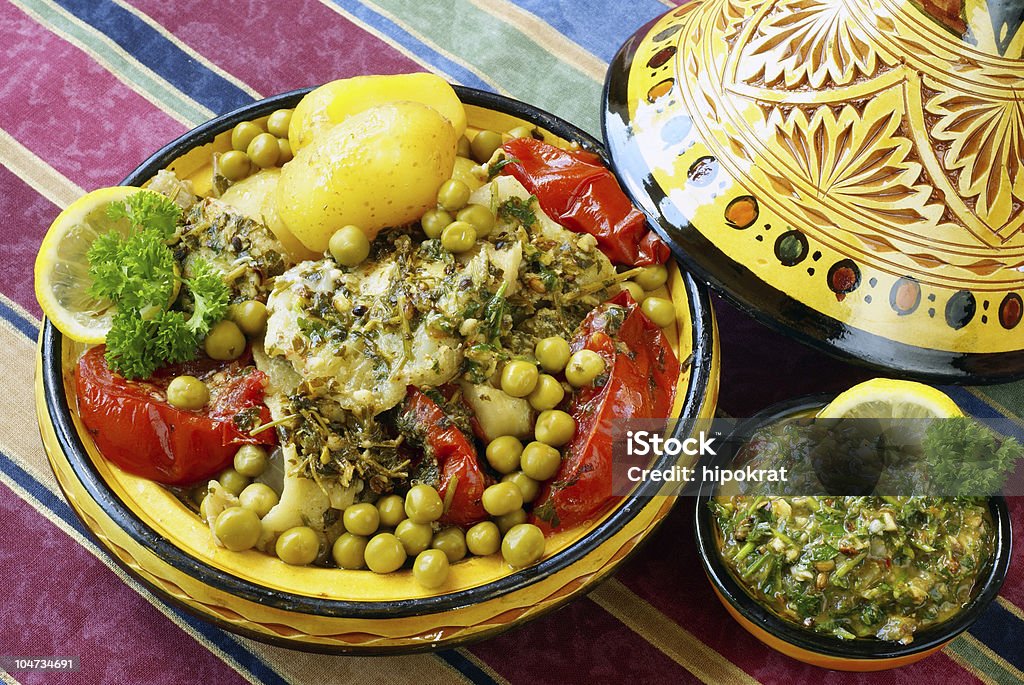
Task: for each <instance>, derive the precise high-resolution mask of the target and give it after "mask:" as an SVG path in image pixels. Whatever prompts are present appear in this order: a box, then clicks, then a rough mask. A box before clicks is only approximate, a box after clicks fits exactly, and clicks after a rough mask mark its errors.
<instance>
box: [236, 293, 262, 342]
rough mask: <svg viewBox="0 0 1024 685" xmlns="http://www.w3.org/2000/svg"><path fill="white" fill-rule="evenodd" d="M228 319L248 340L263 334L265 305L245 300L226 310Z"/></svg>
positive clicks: (257, 301)
mask: <svg viewBox="0 0 1024 685" xmlns="http://www.w3.org/2000/svg"><path fill="white" fill-rule="evenodd" d="M228 318H229V319H231V320H232V321H234V322H235V324H236V325H237V326H238V327H239V328H240V329H242V332H243V333H245V334H246V335H247V336H249V337H250V338H255V337H257V336H260V335H262V334H263V331H264V330H266V328H267V305H265V304H263V303H262V302H260V301H259V300H246V301H244V302H239V303H238V304H233V305H231V306H230V307H229V308H228Z"/></svg>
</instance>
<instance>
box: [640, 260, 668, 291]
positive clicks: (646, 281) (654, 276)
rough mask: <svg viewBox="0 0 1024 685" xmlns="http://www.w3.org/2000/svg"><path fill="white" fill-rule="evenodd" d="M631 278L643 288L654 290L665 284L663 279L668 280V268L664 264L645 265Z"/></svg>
mask: <svg viewBox="0 0 1024 685" xmlns="http://www.w3.org/2000/svg"><path fill="white" fill-rule="evenodd" d="M633 280H634V281H636V282H637V285H639V286H640V287H641V288H643V289H644V290H654V289H655V288H660V287H661V286H663V285H665V281H667V280H668V269H666V268H665V265H664V264H655V265H654V266H645V267H644V270H643V271H641V272H640V273H638V274H637V275H636V276H633Z"/></svg>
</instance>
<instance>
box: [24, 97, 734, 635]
mask: <svg viewBox="0 0 1024 685" xmlns="http://www.w3.org/2000/svg"><path fill="white" fill-rule="evenodd" d="M310 90H311V88H304V89H301V90H295V91H292V92H289V93H283V94H281V95H277V96H274V97H271V98H267V99H265V100H261V101H259V102H256V103H253V104H251V105H247V106H245V107H241V108H239V109H237V110H235V111H233V112H229V113H228V114H224V115H222V116H219V117H217V118H215V119H212V120H210V121H208V122H206V123H205V124H202V125H200V126H199V127H197V128H195V129H193V130H192V131H190V132H188V133H186V134H184V135H183V136H181V137H180V138H178V139H176V140H174V141H173V142H171V143H169V144H168V145H166V146H164V147H163V148H161V149H160V150H159V151H157V152H156V153H155V154H153V155H152V156H151V157H150V158H149V159H147V160H146V161H145V162H143V163H142V164H141V165H140V166H139V167H138V168H137V169H136V170H135V171H133V172H132V173H131V174H130V175H129V176H128V177H127V178H126V179H125V180H124V181H123V182H122V185H141V184H142V183H143V182H145V181H146V180H148V179H149V178H151V177H152V176H153V175H154V174H156V172H157V171H159V170H160V169H163V168H165V167H166V166H167V165H168V164H169V163H170V162H172V161H173V160H175V159H177V158H178V157H180V156H181V155H182V154H184V153H185V152H187V151H189V150H191V149H192V148H194V147H197V146H200V145H204V144H206V143H209V142H212V141H213V139H214V137H215V136H216V135H218V134H219V133H221V132H223V131H226V130H228V129H230V128H232V127H233V126H234V125H235V124H237V123H239V122H241V121H247V120H251V119H255V118H258V117H260V116H264V115H267V114H269V113H271V112H273V111H274V110H275V109H279V108H282V107H292V106H294V105H295V104H296V103H297V102H298V101H299V99H301V97H302V96H303V95H305V94H306V93H307V92H309V91H310ZM455 90H456V92H457V93H458V95H459V98H460V99H461V100H462V101H463V102H464V103H465V104H468V105H475V106H478V107H483V108H486V109H492V110H497V111H499V112H502V113H505V114H509V115H512V116H515V117H518V118H520V119H523V120H526V121H529V122H532V123H533V124H534V125H537V126H540V127H541V128H543V129H546V130H548V131H551V132H552V133H554V134H555V135H557V136H559V137H561V138H564V139H566V140H570V141H576V142H578V143H579V144H580V145H581V146H583V147H586V148H588V149H590V150H592V151H594V152H598V153H599V154H601V155H602V156H604V152H603V149H602V147H601V145H600V143H599V142H597V140H595V139H594V138H593V137H591V136H589V135H588V134H586V133H585V132H583V131H582V130H580V129H579V128H577V127H575V126H574V125H572V124H570V123H568V122H567V121H565V120H563V119H560V118H558V117H556V116H554V115H552V114H549V113H547V112H544V111H543V110H540V109H538V108H536V107H533V106H531V105H527V104H526V103H523V102H520V101H517V100H513V99H511V98H507V97H504V96H501V95H496V94H493V93H488V92H485V91H480V90H477V89H474V88H467V87H462V86H455ZM682 276H683V283H684V287H685V290H686V294H687V298H688V299H689V304H690V317H691V321H692V339H691V343H692V346H693V355H692V359H691V364H690V379H689V383H688V385H687V389H686V399H685V402H684V404H683V407H682V410H681V412H680V417H679V418H680V420H679V421H677V422H676V428H675V434H676V435H682V434H684V433H689V431H690V430H691V429H692V428H693V426H694V425H695V422H696V420H697V416H698V413H699V411H700V408H701V405H702V404H703V402H704V399H705V397H704V396H705V393H706V391H707V389H708V387H709V385H710V383H711V376H712V374H713V373H714V370H713V368H712V361H713V354H714V340H713V331H714V322H713V316H712V310H711V302H710V299H709V295H708V291H707V288H706V287H705V286H703V285H702V284H698V283H697V282H696V281H695V280H694V279H693V278H692V277H691V276H690V275H689V274H688V273H687V272H686V271H682ZM61 344H62V336H61V334H60V332H59V331H58V330H57V329H56V328H55V327H54V326H53V325H52V324H51V323H50V322H49V321H48V320H47V321H45V322H44V325H43V332H42V343H41V355H42V368H43V379H42V380H43V391H44V396H45V400H46V405H47V410H48V412H49V417H50V421H51V422H52V424H53V427H54V430H55V433H56V436H57V442H58V444H59V445H60V447H61V449H62V450H63V452H64V455H65V456H66V458H67V459H68V461H69V463H70V464H71V467H72V469H73V471H74V472H75V475H76V476H77V478H78V479H79V481H80V482H81V484H82V486H83V487H84V488H85V490H86V491H87V492H88V493H89V496H90V497H91V498H92V499H94V500H95V501H96V502H98V503H99V504H100V506H101V507H102V508H103V510H104V511H105V512H106V514H107V515H108V516H110V517H111V518H112V519H113V520H114V522H115V523H116V524H117V525H118V526H119V527H120V528H122V529H123V530H125V531H126V532H127V533H128V534H129V535H130V536H131V538H132V539H133V540H135V541H136V542H137V543H139V544H140V545H142V546H143V547H145V548H147V549H149V550H150V551H151V552H153V553H154V554H156V555H157V556H158V557H160V558H161V559H162V560H163V561H164V562H166V563H168V564H170V565H171V566H172V567H174V568H175V569H177V570H178V571H181V572H183V573H185V574H187V575H189V576H191V577H193V578H196V579H197V580H199V581H200V582H202V583H204V584H206V585H210V586H213V587H216V588H218V589H220V590H223V591H225V592H228V593H230V594H232V595H236V596H238V597H241V598H243V599H246V600H249V601H252V602H255V603H257V604H261V605H264V606H269V607H274V608H277V609H281V610H284V611H289V612H298V613H306V614H313V615H319V616H326V617H337V618H358V619H388V618H401V617H412V616H422V615H427V614H432V613H439V612H444V611H452V610H455V609H461V608H464V607H467V606H470V605H472V604H475V603H478V602H481V601H484V600H489V599H494V598H497V597H500V596H503V595H507V594H509V593H511V592H515V591H517V590H520V589H522V588H525V587H527V586H529V585H532V584H533V583H535V582H537V581H539V580H541V579H543V578H545V577H547V576H549V575H551V574H553V573H556V572H558V571H560V570H562V569H564V568H566V567H567V566H569V565H570V564H572V563H574V562H576V561H578V560H580V559H582V558H584V557H585V556H586V555H587V554H589V553H590V552H592V551H593V550H594V549H596V548H597V547H598V546H599V545H601V544H602V543H603V542H605V541H606V540H608V539H609V538H611V537H612V536H613V535H614V534H615V533H617V532H618V531H619V530H621V529H622V528H623V527H624V526H625V525H626V524H627V523H628V522H629V521H631V520H632V519H633V518H634V517H635V516H636V515H637V514H638V513H639V512H640V510H641V509H643V508H644V507H645V506H646V505H647V504H648V503H649V499H650V498H651V497H652V496H654V495H657V494H658V484H657V483H653V482H649V483H643V484H641V485H640V486H639V487H638V488H637V489H636V490H635V491H634V492H633V493H632V494H631V495H629V496H628V497H626V498H625V499H624V500H623V502H622V503H621V504H620V505H619V506H618V507H617V508H616V509H615V510H614V511H613V512H612V513H611V515H610V516H608V518H606V519H605V520H604V521H602V522H601V523H600V524H599V525H597V526H595V527H594V528H593V529H592V530H590V531H589V532H588V533H587V534H586V535H584V536H583V537H582V538H581V539H580V540H579V541H577V542H576V543H575V544H573V545H571V546H570V547H568V548H566V549H564V550H562V551H560V552H558V553H557V554H555V555H553V556H552V557H550V558H548V559H545V560H543V561H542V562H540V563H539V564H537V565H535V566H532V567H529V568H526V569H522V570H519V571H514V572H512V573H510V574H508V575H507V576H504V577H502V578H499V579H498V580H495V581H493V582H490V583H487V584H484V585H480V586H477V587H473V588H469V589H465V590H459V591H455V592H450V593H446V594H442V595H434V596H431V597H424V598H417V599H407V600H382V601H356V600H333V599H324V598H318V597H310V596H307V595H300V594H292V593H282V592H279V591H277V590H272V589H270V588H267V587H264V586H261V585H258V584H256V583H251V582H248V581H245V580H242V579H240V578H237V577H235V576H232V575H230V574H228V573H225V572H224V571H221V570H219V569H217V568H215V567H213V566H210V565H208V564H206V563H205V562H203V561H201V560H199V559H197V558H195V557H193V556H191V555H189V554H187V553H185V552H184V551H182V550H181V549H179V548H178V547H176V546H175V545H174V544H173V543H172V542H171V541H170V540H168V539H166V538H164V537H162V536H160V535H159V534H157V533H156V531H154V530H153V529H152V528H150V527H149V526H147V525H146V524H145V523H143V522H142V521H141V520H140V519H139V518H137V517H136V516H135V515H134V514H133V513H132V511H131V510H130V509H129V508H128V507H127V506H126V505H125V503H124V502H123V501H121V499H120V498H118V497H117V496H116V495H115V494H114V493H113V492H112V491H111V490H110V489H109V488H108V487H107V485H106V483H105V482H104V481H103V479H102V478H101V477H100V475H99V473H98V472H97V470H96V469H95V467H94V466H93V465H92V462H91V460H90V458H89V456H88V454H87V453H86V451H85V447H84V446H83V444H82V441H81V439H80V437H79V435H78V433H77V432H76V430H75V426H74V423H73V422H72V419H71V412H70V408H69V404H68V398H67V396H66V394H65V392H64V380H63V368H62V363H61V360H62V351H61ZM661 461H664V462H665V465H667V464H668V463H669V462H670V461H672V458H671V457H670V456H668V455H666V456H665V457H664V458H663V459H662V460H661Z"/></svg>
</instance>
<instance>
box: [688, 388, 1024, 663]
mask: <svg viewBox="0 0 1024 685" xmlns="http://www.w3.org/2000/svg"><path fill="white" fill-rule="evenodd" d="M832 399H833V397H832V396H827V395H812V396H808V397H798V398H795V399H792V400H787V401H785V402H782V403H780V404H777V405H774V406H772V407H769V408H768V409H765V410H764V411H763V412H761V413H760V414H758V415H757V416H755V417H753V418H751V419H749V420H748V422H747V423H746V424H741V425H740V426H737V428H736V430H735V435H738V436H749V435H751V434H752V433H753V432H754V431H756V430H758V429H759V428H761V427H765V426H769V425H772V424H774V423H776V422H779V421H782V420H785V419H793V418H798V417H804V416H813V415H814V414H815V413H817V411H818V410H819V409H821V407H823V406H824V405H825V404H827V403H828V402H829V401H831V400H832ZM737 449H738V446H737ZM734 454H735V452H734V451H722V452H720V453H719V454H718V456H717V457H716V458H715V464H716V465H719V466H725V465H727V464H728V463H730V462H731V460H732V457H733V455H734ZM712 494H713V493H712V488H711V487H707V486H706V487H704V488H702V490H701V492H700V494H699V495H698V496H697V497H696V498H694V499H695V505H696V508H697V509H696V514H695V516H694V528H695V535H696V538H697V548H698V551H699V553H700V557H701V561H702V562H703V563H704V571H705V572H706V573H707V576H708V579H709V580H710V581H711V586H712V588H713V589H714V591H715V595H716V596H717V597H718V599H719V601H721V602H722V605H723V606H724V607H725V609H726V611H728V612H729V615H730V616H732V617H733V618H734V619H736V622H737V623H739V624H740V625H741V626H743V628H744V629H745V630H746V631H747V632H749V633H750V634H751V635H753V636H754V637H756V638H757V639H758V640H760V641H761V642H763V643H764V644H766V645H768V646H769V647H771V648H772V649H774V650H776V651H777V652H780V653H782V654H785V655H786V656H789V657H792V658H794V659H797V660H799V661H803V662H804V663H808V664H812V665H814V666H820V667H822V668H830V669H834V670H838V671H882V670H886V669H890V668H898V667H900V666H906V665H907V664H912V663H914V662H915V661H920V660H921V659H924V658H925V657H927V656H929V655H931V654H933V653H935V652H936V651H938V650H940V649H942V648H943V647H944V646H945V645H946V644H947V643H948V642H949V641H950V640H952V639H953V638H955V637H956V636H957V635H959V634H960V633H962V632H964V631H965V630H967V629H968V628H970V627H971V625H972V624H973V623H974V622H975V621H977V620H978V618H979V617H980V616H981V614H982V613H983V612H984V611H985V609H987V608H988V605H989V604H991V603H992V600H994V599H995V597H996V595H997V594H999V589H1000V588H1001V587H1002V586H1003V581H1004V580H1006V574H1007V572H1008V570H1009V567H1010V552H1011V550H1012V548H1013V540H1012V528H1011V527H1010V510H1009V507H1008V506H1007V504H1006V500H1005V499H1003V498H1002V497H990V498H989V508H990V511H991V513H992V521H993V522H994V523H995V540H996V541H995V548H994V550H993V554H992V560H991V562H990V563H989V564H988V566H987V567H986V568H985V569H984V570H983V571H982V572H981V574H980V575H979V577H978V583H977V587H976V588H975V592H974V595H973V597H972V598H971V599H970V600H969V601H968V602H967V604H966V605H965V606H964V607H963V610H962V611H960V613H958V614H956V615H955V616H954V617H953V618H951V619H949V620H948V621H945V622H944V623H940V624H938V625H935V626H932V627H930V628H928V629H926V630H923V631H921V632H920V633H917V634H916V635H914V641H913V642H911V643H910V644H907V645H902V644H899V643H898V642H888V641H885V640H876V639H869V638H858V639H855V640H840V639H839V638H836V637H831V636H829V635H824V634H821V633H815V632H813V631H811V630H806V629H804V628H801V627H800V626H799V625H797V624H795V623H793V622H791V621H787V620H786V619H784V618H782V617H781V616H779V615H778V614H776V613H775V612H773V611H771V610H770V609H768V608H766V607H765V606H763V605H762V604H760V603H759V602H758V601H757V600H755V599H754V598H753V597H752V596H751V595H750V594H748V592H747V590H746V589H745V586H744V585H743V584H742V583H741V582H740V581H739V580H738V579H737V578H736V577H735V575H734V574H733V573H732V571H731V570H730V569H729V568H728V567H727V566H726V564H725V563H724V562H723V561H722V556H721V553H720V551H719V550H720V540H719V537H718V536H719V533H718V530H717V528H718V527H717V526H716V525H715V522H714V517H713V516H712V515H711V509H710V508H709V507H708V502H709V501H710V500H711V497H712Z"/></svg>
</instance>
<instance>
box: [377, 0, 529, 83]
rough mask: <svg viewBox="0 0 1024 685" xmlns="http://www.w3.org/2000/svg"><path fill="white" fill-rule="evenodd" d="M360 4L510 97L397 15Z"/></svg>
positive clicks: (479, 71)
mask: <svg viewBox="0 0 1024 685" xmlns="http://www.w3.org/2000/svg"><path fill="white" fill-rule="evenodd" d="M360 2H361V3H362V4H363V5H365V6H366V7H368V8H370V9H372V10H373V11H374V12H376V13H377V14H379V15H381V16H382V17H384V18H385V19H387V20H388V21H390V22H391V23H392V24H394V25H395V26H398V27H399V28H401V29H402V30H403V31H405V32H406V33H408V34H409V35H410V36H412V37H413V38H415V39H416V40H418V41H419V42H421V43H423V44H424V45H426V46H428V47H429V48H430V49H431V50H433V51H434V52H436V53H438V54H439V55H443V56H444V57H445V58H447V59H450V60H451V61H452V62H455V63H456V64H458V65H459V66H461V67H462V68H464V69H466V70H467V71H470V72H472V73H473V74H475V75H476V76H477V77H479V79H480V80H481V81H483V82H484V83H486V84H487V85H489V86H490V87H491V88H493V89H494V91H495V92H496V93H500V94H501V95H510V93H509V92H508V91H507V90H506V89H504V88H502V87H501V86H500V85H498V82H497V81H495V80H493V79H492V78H490V77H489V76H488V75H487V74H486V73H484V72H483V71H481V70H480V69H478V68H477V67H475V66H474V65H472V64H470V63H469V62H467V61H466V60H464V59H462V58H461V57H459V56H458V55H455V54H453V53H451V52H449V51H448V50H445V49H444V48H443V47H441V46H440V45H438V44H437V43H435V42H434V41H432V40H430V39H429V38H427V37H426V36H425V35H423V34H422V33H421V32H419V31H417V30H416V29H415V28H414V27H413V26H411V25H410V24H409V23H408V22H405V21H402V20H401V19H400V18H399V17H398V15H396V14H394V13H392V12H388V11H387V10H385V9H384V8H383V7H381V6H380V5H377V4H376V3H373V2H369V0H360ZM384 40H387V39H386V38H385V39H384ZM388 42H389V43H390V42H391V41H388Z"/></svg>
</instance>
